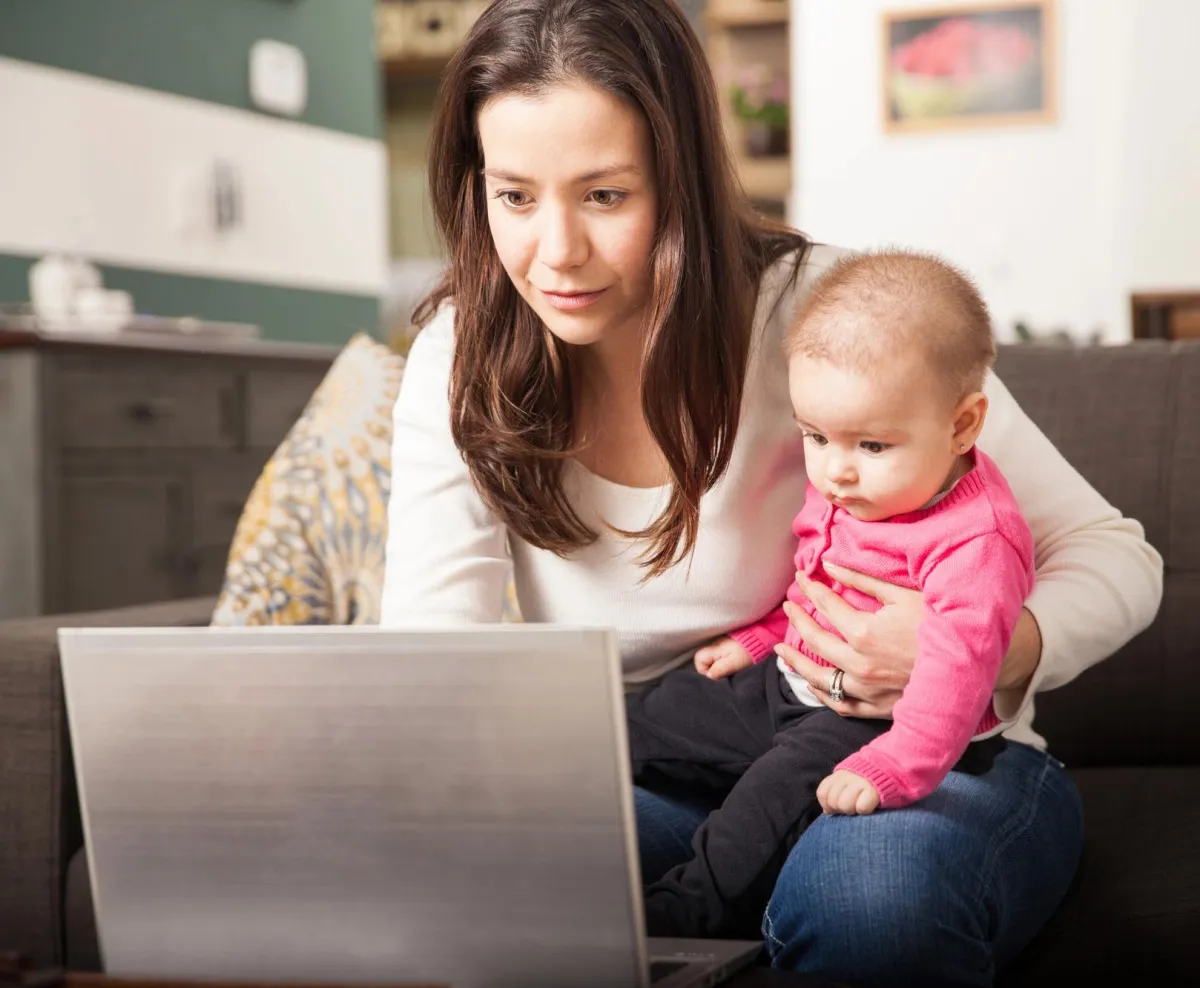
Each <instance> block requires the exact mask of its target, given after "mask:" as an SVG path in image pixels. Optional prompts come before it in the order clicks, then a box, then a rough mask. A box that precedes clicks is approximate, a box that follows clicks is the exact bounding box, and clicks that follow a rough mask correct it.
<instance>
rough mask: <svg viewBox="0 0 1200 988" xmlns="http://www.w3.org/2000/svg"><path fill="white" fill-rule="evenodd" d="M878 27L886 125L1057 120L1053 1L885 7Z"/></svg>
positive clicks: (892, 128) (907, 129)
mask: <svg viewBox="0 0 1200 988" xmlns="http://www.w3.org/2000/svg"><path fill="white" fill-rule="evenodd" d="M882 27H883V30H882V42H883V44H882V66H881V68H882V86H881V89H882V103H883V124H884V130H885V131H886V132H888V133H913V132H922V131H941V130H952V129H957V128H979V127H1004V126H1019V125H1031V124H1049V123H1054V122H1055V121H1056V120H1057V119H1058V78H1057V69H1058V67H1057V10H1056V2H1055V0H1008V2H981V3H970V4H959V5H955V6H948V7H933V8H924V9H920V8H919V9H910V10H899V11H887V12H885V13H884V15H883V24H882Z"/></svg>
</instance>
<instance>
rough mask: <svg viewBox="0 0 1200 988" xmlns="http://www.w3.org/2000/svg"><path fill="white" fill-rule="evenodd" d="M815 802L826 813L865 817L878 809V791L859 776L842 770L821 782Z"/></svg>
mask: <svg viewBox="0 0 1200 988" xmlns="http://www.w3.org/2000/svg"><path fill="white" fill-rule="evenodd" d="M817 801H818V802H820V804H821V809H823V810H824V811H825V812H826V813H845V814H846V815H847V816H854V815H856V814H862V815H863V816H865V815H866V814H868V813H874V812H875V810H876V809H878V808H879V790H877V789H876V788H875V787H874V786H873V785H871V783H869V782H868V781H867V780H866V779H864V778H863V777H862V776H861V775H855V774H854V773H853V772H847V771H846V770H845V769H842V770H840V771H838V772H834V773H833V775H827V776H825V778H824V779H822V780H821V784H820V785H819V786H817Z"/></svg>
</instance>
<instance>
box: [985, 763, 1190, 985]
mask: <svg viewBox="0 0 1200 988" xmlns="http://www.w3.org/2000/svg"><path fill="white" fill-rule="evenodd" d="M1071 777H1072V778H1073V779H1074V780H1075V783H1076V785H1077V786H1078V787H1079V792H1080V795H1081V796H1082V798H1083V806H1084V816H1083V819H1084V849H1083V859H1082V861H1081V862H1080V865H1079V870H1078V872H1077V873H1076V875H1075V881H1074V882H1073V883H1072V886H1071V890H1070V892H1069V893H1068V894H1067V898H1066V899H1065V900H1064V902H1063V903H1062V905H1061V906H1060V907H1059V909H1058V911H1057V912H1056V913H1055V915H1054V917H1053V919H1051V921H1050V922H1049V923H1048V924H1047V925H1046V927H1045V929H1043V930H1042V932H1041V933H1040V934H1039V935H1038V937H1037V938H1036V939H1035V940H1034V942H1033V943H1032V944H1031V945H1030V946H1029V948H1028V949H1027V950H1026V951H1025V952H1024V953H1023V954H1022V956H1021V958H1020V959H1019V960H1018V962H1017V964H1016V965H1014V966H1013V968H1012V969H1011V970H1009V971H1007V972H1006V973H1005V976H1004V978H1002V979H1001V984H1002V985H1003V986H1005V988H1010V986H1027V985H1045V986H1052V985H1053V986H1058V985H1064V984H1109V983H1110V982H1111V981H1112V979H1113V976H1114V973H1117V974H1119V976H1118V977H1117V978H1116V983H1124V984H1133V983H1134V982H1133V981H1130V980H1128V977H1129V975H1131V974H1132V973H1133V972H1137V974H1138V980H1137V982H1136V983H1138V984H1147V985H1149V984H1157V985H1166V984H1185V983H1186V984H1194V983H1195V981H1194V978H1195V972H1194V970H1192V961H1191V952H1192V947H1194V946H1195V944H1196V932H1197V930H1200V885H1197V882H1196V876H1197V875H1198V874H1200V840H1198V839H1197V833H1196V827H1197V821H1200V767H1191V768H1169V767H1161V768H1088V769H1079V770H1077V771H1074V772H1072V773H1071ZM1185 964H1186V965H1188V969H1187V970H1185V969H1184V965H1185ZM1185 975H1186V976H1187V977H1186V978H1185V977H1184V976H1185Z"/></svg>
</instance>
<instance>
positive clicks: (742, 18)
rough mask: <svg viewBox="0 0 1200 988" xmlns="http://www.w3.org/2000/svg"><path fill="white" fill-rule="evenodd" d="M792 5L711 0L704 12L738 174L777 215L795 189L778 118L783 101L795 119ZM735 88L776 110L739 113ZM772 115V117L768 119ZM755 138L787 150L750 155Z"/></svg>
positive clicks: (765, 147) (767, 147) (752, 102)
mask: <svg viewBox="0 0 1200 988" xmlns="http://www.w3.org/2000/svg"><path fill="white" fill-rule="evenodd" d="M789 8H790V3H789V0H708V6H707V8H706V11H705V27H706V36H707V37H706V48H707V51H708V60H709V63H710V64H711V65H712V70H713V77H714V78H715V80H716V83H717V92H718V95H719V98H720V105H721V123H722V125H723V126H724V128H725V134H726V137H727V139H728V141H729V147H730V151H731V153H732V155H733V160H734V165H735V167H736V169H737V173H738V178H739V179H740V180H741V183H742V188H743V189H745V191H746V194H747V195H748V196H749V197H750V198H751V199H753V200H754V203H755V205H756V206H757V207H758V208H759V209H760V210H762V211H763V212H767V213H770V214H772V215H774V216H777V217H784V216H785V213H786V210H787V203H788V200H789V198H790V194H791V188H792V165H791V157H790V153H791V152H790V147H789V144H790V141H789V138H788V136H787V133H786V132H783V131H781V129H780V128H779V127H778V125H777V123H776V122H775V121H778V118H779V113H780V107H779V104H780V103H782V104H783V108H782V113H783V119H784V122H785V124H786V123H790V121H788V117H789V116H790V114H789V113H788V112H787V111H788V104H789V103H790V91H789V86H788V81H787V80H788V75H789V67H790V55H789V43H788V17H789ZM735 87H739V88H740V89H741V90H742V92H743V93H744V94H746V100H745V102H744V103H743V109H745V108H746V106H747V105H749V106H750V107H754V106H758V107H761V106H762V105H763V104H764V102H771V103H772V104H773V105H774V107H775V109H774V111H772V112H766V113H763V112H760V113H757V114H756V113H753V112H747V113H745V114H744V115H739V113H738V112H737V110H736V109H735V98H734V90H735ZM768 120H770V121H772V122H771V123H769V124H768V123H765V122H764V121H768ZM764 127H770V128H771V133H772V134H773V137H774V138H775V139H774V140H766V141H764V140H763V135H764ZM755 132H757V133H755ZM756 137H757V139H758V151H759V154H762V153H763V151H766V152H767V153H773V152H775V151H778V150H782V149H784V148H787V149H788V153H784V154H781V155H776V156H773V157H759V156H758V155H754V154H751V153H750V146H751V142H752V140H754V139H755V138H756Z"/></svg>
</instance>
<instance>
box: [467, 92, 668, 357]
mask: <svg viewBox="0 0 1200 988" xmlns="http://www.w3.org/2000/svg"><path fill="white" fill-rule="evenodd" d="M479 138H480V142H481V143H482V146H483V159H484V175H485V178H486V183H487V197H488V224H489V226H490V228H491V231H492V239H493V241H494V242H495V245H496V252H497V254H498V255H499V257H500V263H501V264H503V265H504V270H505V271H507V272H508V276H509V277H510V278H511V279H512V282H513V284H514V285H515V286H516V288H517V291H518V292H520V293H521V297H522V298H524V299H525V301H526V302H528V303H529V305H530V307H531V308H532V309H533V311H534V312H536V313H537V314H538V316H539V317H540V318H541V320H542V321H543V322H544V323H545V324H546V326H547V328H548V329H549V330H550V332H551V333H553V334H554V335H555V336H557V337H558V338H559V339H561V340H562V341H564V342H565V343H573V344H578V345H589V344H594V343H597V342H600V341H601V340H608V341H609V342H610V343H616V342H617V340H618V339H619V338H624V337H629V338H630V339H631V340H635V339H636V340H638V341H640V339H641V331H642V325H643V320H644V316H645V313H646V311H647V303H648V301H649V298H650V288H651V274H650V255H651V252H652V250H653V247H654V236H655V228H656V223H657V215H658V212H657V200H656V195H655V187H654V162H653V158H652V156H651V150H650V134H649V128H648V127H647V125H646V122H645V120H644V119H643V118H642V116H641V114H640V113H638V112H637V111H636V110H634V109H633V108H631V107H629V106H628V105H626V104H625V103H624V102H622V101H621V100H619V99H617V98H616V97H615V96H612V95H611V94H609V93H607V92H604V91H603V90H600V89H596V88H595V87H593V86H589V85H587V84H584V83H579V84H577V85H569V86H563V87H560V88H557V89H552V90H550V91H549V92H546V93H544V94H542V95H539V96H521V95H507V96H500V97H497V98H496V99H494V100H492V101H491V102H489V103H487V104H485V105H484V107H483V109H482V110H480V112H479Z"/></svg>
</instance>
